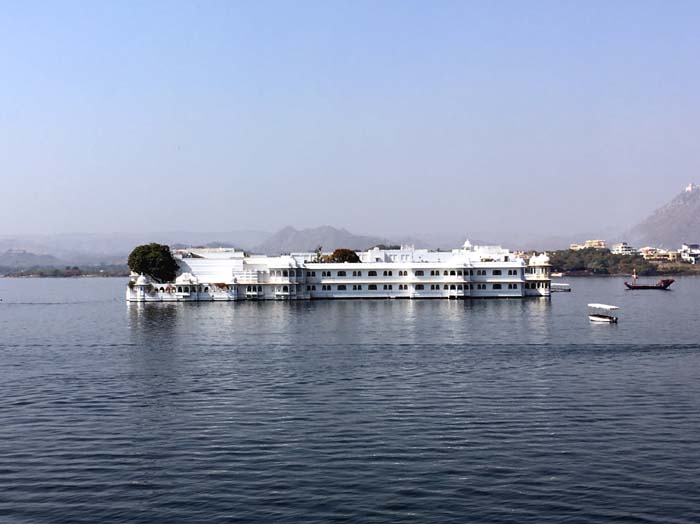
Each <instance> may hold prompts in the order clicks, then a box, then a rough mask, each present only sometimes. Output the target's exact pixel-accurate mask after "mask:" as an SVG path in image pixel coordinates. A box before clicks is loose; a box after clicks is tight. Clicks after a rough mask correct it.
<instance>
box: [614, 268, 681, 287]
mask: <svg viewBox="0 0 700 524" xmlns="http://www.w3.org/2000/svg"><path fill="white" fill-rule="evenodd" d="M674 282H675V281H674V280H673V279H672V278H662V279H661V280H659V281H658V282H657V283H656V284H637V270H636V269H635V270H634V271H633V272H632V283H631V284H630V283H629V282H627V281H625V286H627V289H663V290H666V289H668V287H669V286H670V285H671V284H673V283H674Z"/></svg>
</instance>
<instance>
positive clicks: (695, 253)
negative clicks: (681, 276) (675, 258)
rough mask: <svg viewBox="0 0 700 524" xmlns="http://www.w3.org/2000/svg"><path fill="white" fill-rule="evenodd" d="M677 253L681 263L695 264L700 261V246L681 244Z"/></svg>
mask: <svg viewBox="0 0 700 524" xmlns="http://www.w3.org/2000/svg"><path fill="white" fill-rule="evenodd" d="M678 252H679V253H680V255H681V260H682V261H683V262H689V263H691V264H697V263H698V260H700V244H682V245H681V248H680V250H679V251H678Z"/></svg>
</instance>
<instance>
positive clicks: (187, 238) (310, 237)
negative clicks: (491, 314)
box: [0, 184, 700, 269]
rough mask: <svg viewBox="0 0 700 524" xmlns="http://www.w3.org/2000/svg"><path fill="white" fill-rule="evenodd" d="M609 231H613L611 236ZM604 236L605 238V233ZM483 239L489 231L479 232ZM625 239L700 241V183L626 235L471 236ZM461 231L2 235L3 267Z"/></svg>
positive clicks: (539, 243) (523, 241)
mask: <svg viewBox="0 0 700 524" xmlns="http://www.w3.org/2000/svg"><path fill="white" fill-rule="evenodd" d="M608 233H609V234H608ZM601 235H602V236H601ZM478 236H480V237H482V238H483V237H484V236H485V235H478ZM594 237H597V238H606V239H608V240H615V239H616V238H620V239H622V240H626V241H628V242H629V243H631V244H632V245H634V246H637V247H641V246H645V245H652V246H661V247H669V248H677V247H679V246H680V244H681V243H683V242H698V241H700V187H698V186H696V185H693V184H691V185H689V186H688V187H687V188H686V189H685V191H683V192H682V193H681V194H679V195H678V196H676V197H675V198H674V199H673V200H671V202H669V203H668V204H666V205H665V206H663V207H661V208H659V209H657V210H656V211H654V213H652V214H651V215H650V216H649V217H648V218H646V219H645V220H643V221H642V222H640V223H639V224H638V225H636V226H634V227H633V228H631V229H630V230H629V231H627V232H626V233H625V234H623V235H615V234H613V233H611V232H609V231H608V232H607V233H606V232H605V230H603V229H600V230H599V232H598V233H597V234H594V233H580V234H578V235H573V234H572V235H567V236H559V237H549V238H544V237H540V238H532V239H528V238H525V237H523V236H521V235H519V236H518V237H517V238H513V239H489V240H486V241H484V240H480V239H479V238H474V237H471V238H470V240H471V241H472V243H474V244H484V243H486V244H490V243H498V242H499V241H500V242H503V241H505V245H507V246H508V247H510V248H512V249H538V250H543V249H548V250H551V249H562V248H566V247H568V245H569V244H570V243H571V242H582V241H583V240H585V239H587V238H594ZM464 240H465V238H464V237H463V236H462V235H455V234H446V233H436V234H434V235H431V236H430V237H429V238H419V237H400V236H396V237H386V236H373V235H357V234H354V233H351V232H349V231H348V230H346V229H342V228H340V229H339V228H335V227H331V226H321V227H315V228H308V229H296V228H294V227H292V226H287V227H285V228H283V229H281V230H279V231H278V232H276V233H270V232H266V231H255V230H239V231H235V230H234V231H228V232H203V233H197V232H190V231H172V232H160V233H158V232H156V233H143V234H127V233H115V234H77V233H76V234H62V235H25V236H12V237H11V236H0V268H13V269H21V268H30V267H38V266H43V267H48V266H53V267H63V266H67V265H71V266H72V265H79V266H85V265H99V264H125V263H126V259H127V256H128V254H129V253H130V252H131V250H132V249H133V248H134V247H135V246H137V245H139V244H145V243H148V242H159V243H162V244H168V245H170V246H176V247H179V248H186V247H194V246H207V247H235V248H237V249H242V250H246V251H250V252H253V253H264V254H269V255H278V254H281V253H292V252H300V251H313V250H315V249H316V248H318V247H319V246H321V247H322V248H323V250H324V251H332V250H334V249H336V248H339V247H347V248H351V249H357V250H362V249H367V248H370V247H372V246H375V245H378V244H385V245H392V244H393V245H397V244H398V245H400V244H410V245H414V246H416V247H419V248H421V247H426V248H431V249H437V248H440V249H451V248H455V247H458V246H460V245H461V244H462V243H463V242H464Z"/></svg>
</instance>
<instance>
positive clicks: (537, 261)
mask: <svg viewBox="0 0 700 524" xmlns="http://www.w3.org/2000/svg"><path fill="white" fill-rule="evenodd" d="M548 264H549V256H547V253H542V254H541V255H534V256H532V257H530V262H529V265H531V266H546V265H548Z"/></svg>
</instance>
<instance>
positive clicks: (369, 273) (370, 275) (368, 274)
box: [367, 271, 377, 277]
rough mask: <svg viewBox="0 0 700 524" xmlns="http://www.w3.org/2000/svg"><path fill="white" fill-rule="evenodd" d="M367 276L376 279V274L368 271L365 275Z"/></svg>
mask: <svg viewBox="0 0 700 524" xmlns="http://www.w3.org/2000/svg"><path fill="white" fill-rule="evenodd" d="M367 276H368V277H376V276H377V272H376V271H369V272H368V273H367Z"/></svg>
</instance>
